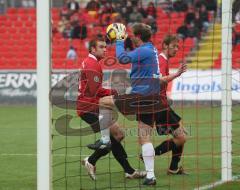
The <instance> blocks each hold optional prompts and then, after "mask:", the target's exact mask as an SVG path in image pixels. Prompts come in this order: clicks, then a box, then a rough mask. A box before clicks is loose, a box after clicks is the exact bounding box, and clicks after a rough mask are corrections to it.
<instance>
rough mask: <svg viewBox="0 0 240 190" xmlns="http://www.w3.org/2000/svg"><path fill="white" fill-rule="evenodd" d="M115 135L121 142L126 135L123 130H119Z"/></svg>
mask: <svg viewBox="0 0 240 190" xmlns="http://www.w3.org/2000/svg"><path fill="white" fill-rule="evenodd" d="M114 137H115V139H116V140H117V141H118V142H121V141H122V140H123V139H124V138H125V135H124V133H123V132H122V131H121V132H120V131H119V132H118V133H117V134H116V135H115V136H114Z"/></svg>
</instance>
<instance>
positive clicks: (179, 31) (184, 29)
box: [177, 23, 188, 40]
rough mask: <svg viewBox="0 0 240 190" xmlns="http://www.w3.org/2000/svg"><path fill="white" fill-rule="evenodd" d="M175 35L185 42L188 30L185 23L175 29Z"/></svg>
mask: <svg viewBox="0 0 240 190" xmlns="http://www.w3.org/2000/svg"><path fill="white" fill-rule="evenodd" d="M177 34H178V37H179V38H181V39H183V40H185V39H186V38H187V37H188V28H187V25H186V23H184V24H183V25H182V26H180V27H179V28H178V29H177Z"/></svg>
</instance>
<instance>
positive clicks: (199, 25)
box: [194, 11, 203, 31]
mask: <svg viewBox="0 0 240 190" xmlns="http://www.w3.org/2000/svg"><path fill="white" fill-rule="evenodd" d="M194 24H195V26H196V27H197V28H198V30H199V31H202V28H203V21H202V19H201V18H200V14H199V12H198V11H197V12H196V13H195V20H194Z"/></svg>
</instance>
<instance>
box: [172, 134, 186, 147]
mask: <svg viewBox="0 0 240 190" xmlns="http://www.w3.org/2000/svg"><path fill="white" fill-rule="evenodd" d="M186 141H187V139H186V137H185V136H178V137H175V138H174V142H175V144H177V145H178V146H183V145H184V144H185V143H186Z"/></svg>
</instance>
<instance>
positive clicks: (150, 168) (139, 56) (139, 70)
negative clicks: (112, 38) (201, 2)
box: [100, 23, 160, 185]
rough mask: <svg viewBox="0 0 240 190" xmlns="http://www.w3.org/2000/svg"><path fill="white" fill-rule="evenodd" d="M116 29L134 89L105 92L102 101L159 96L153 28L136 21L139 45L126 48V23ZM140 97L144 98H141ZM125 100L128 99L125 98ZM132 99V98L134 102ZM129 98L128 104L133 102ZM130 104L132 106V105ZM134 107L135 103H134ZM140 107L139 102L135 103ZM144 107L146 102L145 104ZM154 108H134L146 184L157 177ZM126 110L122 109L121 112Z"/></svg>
mask: <svg viewBox="0 0 240 190" xmlns="http://www.w3.org/2000/svg"><path fill="white" fill-rule="evenodd" d="M114 30H115V32H116V38H117V41H116V55H117V58H118V60H119V62H120V63H121V64H127V63H131V64H132V67H131V73H130V79H131V93H130V94H126V95H125V98H124V96H121V97H120V98H119V97H114V98H112V97H111V96H106V97H104V98H103V99H101V101H100V104H103V105H105V106H112V105H113V104H115V105H117V107H118V108H119V107H125V105H126V101H128V100H129V99H132V98H133V97H135V100H136V101H135V102H139V103H140V104H141V103H142V102H148V100H149V99H141V97H149V98H150V100H151V99H152V97H154V95H157V96H158V97H159V92H160V80H159V78H160V76H159V73H160V72H159V63H158V52H157V49H156V48H155V47H154V46H153V44H152V43H151V42H150V39H151V28H150V26H148V25H146V24H142V23H139V24H135V25H133V27H132V30H133V34H134V37H133V38H132V40H133V41H134V43H135V46H136V49H134V50H133V51H130V52H127V51H125V49H124V40H125V39H126V33H125V30H126V28H125V26H124V25H123V24H115V26H114ZM138 98H140V99H141V100H140V101H139V99H138ZM125 100H126V101H125ZM132 103H133V102H132ZM132 103H131V102H128V103H127V104H132ZM130 107H131V106H130ZM133 107H134V106H133ZM135 107H137V108H139V104H138V103H137V105H135ZM143 107H144V106H143ZM154 112H155V111H154V110H151V112H150V113H149V112H147V113H146V112H145V111H144V110H143V111H142V110H141V109H140V111H139V110H138V109H137V110H135V112H133V113H135V114H136V119H137V121H138V137H139V143H140V144H141V146H142V155H143V160H144V164H145V169H146V171H147V176H146V178H145V180H144V182H143V185H155V184H156V178H155V174H154V156H155V152H154V147H153V144H152V142H151V134H152V132H153V126H154V124H155V116H154ZM122 113H123V112H122Z"/></svg>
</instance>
